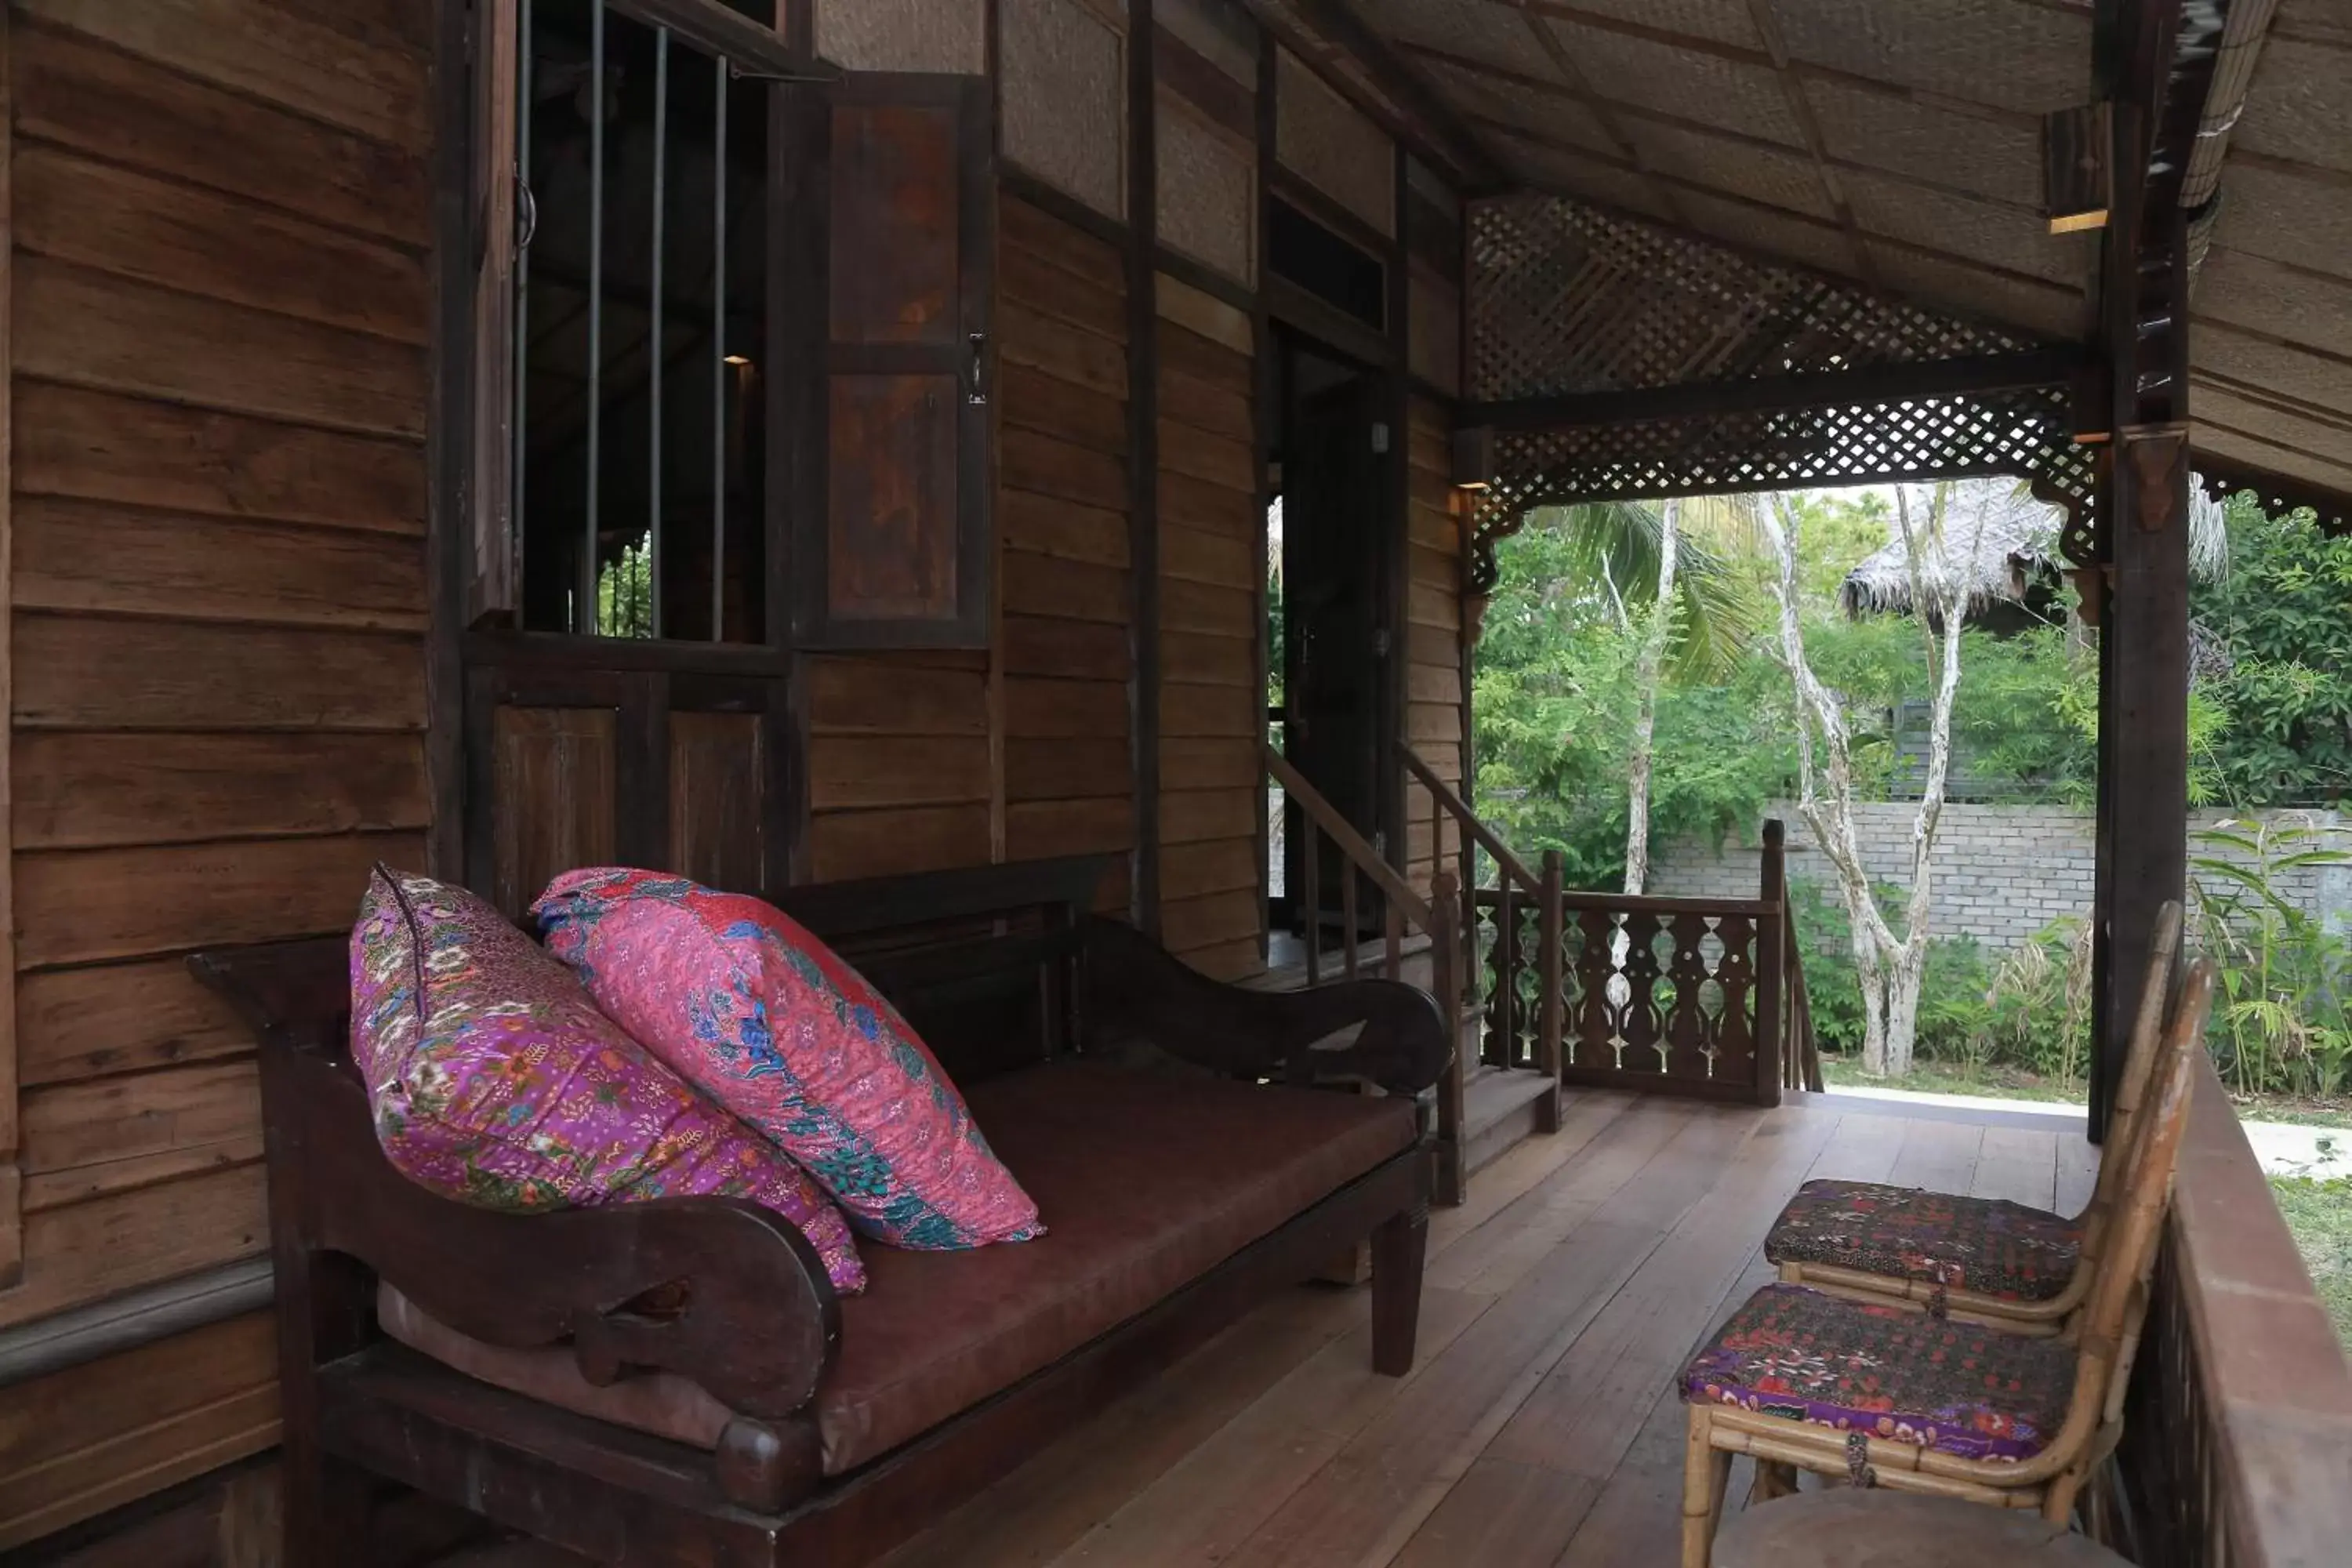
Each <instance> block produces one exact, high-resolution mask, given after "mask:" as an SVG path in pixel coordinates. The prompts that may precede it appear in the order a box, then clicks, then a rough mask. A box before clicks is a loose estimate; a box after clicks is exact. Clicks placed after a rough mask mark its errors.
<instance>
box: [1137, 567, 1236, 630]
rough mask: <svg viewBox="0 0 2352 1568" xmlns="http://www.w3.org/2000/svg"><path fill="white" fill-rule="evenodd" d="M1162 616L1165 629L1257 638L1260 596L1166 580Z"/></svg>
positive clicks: (1162, 625) (1207, 585)
mask: <svg viewBox="0 0 2352 1568" xmlns="http://www.w3.org/2000/svg"><path fill="white" fill-rule="evenodd" d="M1160 626H1161V627H1162V629H1164V630H1171V631H1181V632H1206V633H1209V634H1211V635H1213V636H1220V637H1255V636H1256V635H1257V595H1256V594H1255V592H1254V591H1253V590H1251V589H1248V588H1231V587H1221V586H1217V585H1214V584H1207V583H1192V582H1187V581H1185V580H1184V579H1182V578H1179V577H1168V578H1163V579H1162V580H1161V582H1160Z"/></svg>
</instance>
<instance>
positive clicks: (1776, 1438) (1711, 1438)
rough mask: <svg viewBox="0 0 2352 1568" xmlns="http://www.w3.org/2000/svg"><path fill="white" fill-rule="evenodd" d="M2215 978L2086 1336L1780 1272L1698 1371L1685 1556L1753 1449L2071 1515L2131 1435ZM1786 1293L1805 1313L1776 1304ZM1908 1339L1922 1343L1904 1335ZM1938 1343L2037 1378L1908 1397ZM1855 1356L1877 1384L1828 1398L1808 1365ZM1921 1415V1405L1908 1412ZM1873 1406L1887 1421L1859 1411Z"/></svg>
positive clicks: (2084, 1327) (1707, 1548)
mask: <svg viewBox="0 0 2352 1568" xmlns="http://www.w3.org/2000/svg"><path fill="white" fill-rule="evenodd" d="M2213 986H2214V970H2213V965H2212V963H2211V962H2210V960H2206V959H2200V960H2198V961H2197V962H2196V963H2194V964H2192V965H2190V966H2189V973H2188V977H2187V979H2186V981H2185V982H2184V983H2183V984H2182V987H2181V993H2180V999H2179V1006H2178V1007H2177V1008H2176V1009H2175V1010H2174V1013H2173V1016H2172V1019H2171V1021H2170V1024H2169V1025H2168V1027H2167V1028H2166V1030H2165V1032H2164V1035H2163V1038H2162V1041H2161V1044H2160V1046H2159V1047H2158V1053H2157V1068H2156V1071H2155V1072H2154V1074H2153V1075H2152V1076H2151V1079H2150V1082H2149V1088H2150V1090H2151V1093H2152V1099H2151V1100H2150V1101H2149V1104H2148V1106H2147V1110H2146V1113H2145V1116H2144V1119H2143V1125H2142V1127H2141V1130H2140V1135H2139V1136H2140V1142H2139V1147H2138V1150H2137V1155H2136V1157H2135V1158H2134V1160H2133V1162H2132V1171H2131V1173H2130V1179H2129V1181H2128V1183H2127V1184H2126V1186H2125V1187H2124V1188H2123V1189H2122V1190H2121V1191H2120V1192H2119V1193H2118V1194H2116V1200H2117V1202H2116V1210H2115V1214H2114V1217H2113V1221H2112V1226H2111V1230H2110V1239H2111V1241H2112V1245H2111V1246H2108V1247H2102V1249H2101V1252H2100V1258H2099V1262H2098V1265H2097V1268H2096V1270H2095V1275H2096V1277H2095V1279H2094V1280H2093V1282H2092V1284H2091V1287H2090V1294H2089V1297H2088V1299H2087V1300H2085V1302H2084V1307H2083V1310H2082V1314H2081V1317H2080V1319H2079V1321H2078V1322H2077V1323H2076V1324H2075V1325H2074V1327H2075V1332H2074V1335H2073V1336H2072V1341H2073V1342H2071V1343H2062V1342H2058V1341H2054V1340H2051V1339H2047V1338H2032V1337H2027V1336H2023V1335H2019V1334H2015V1333H2011V1332H2007V1331H2003V1330H2000V1329H1999V1328H1992V1327H1983V1326H1975V1325H1969V1324H1964V1323H1955V1322H1950V1321H1941V1320H1937V1319H1935V1318H1931V1317H1928V1316H1927V1315H1925V1314H1922V1313H1920V1312H1917V1311H1916V1310H1905V1309H1904V1308H1903V1307H1900V1306H1897V1305H1895V1304H1894V1303H1891V1302H1889V1303H1877V1304H1866V1303H1863V1302H1857V1301H1852V1300H1843V1299H1842V1298H1837V1297H1832V1296H1828V1295H1826V1294H1824V1293H1822V1292H1820V1291H1816V1290H1811V1289H1805V1288H1802V1287H1794V1286H1790V1285H1785V1284H1778V1285H1768V1286H1766V1287H1765V1288H1764V1289H1761V1290H1759V1291H1758V1292H1757V1293H1756V1294H1755V1295H1754V1296H1752V1297H1750V1298H1749V1299H1748V1304H1747V1305H1746V1306H1744V1307H1742V1308H1741V1309H1740V1310H1739V1312H1738V1313H1736V1314H1734V1316H1733V1318H1732V1321H1731V1322H1730V1324H1729V1325H1727V1327H1726V1329H1725V1330H1724V1331H1723V1332H1722V1333H1720V1334H1718V1335H1717V1337H1716V1339H1715V1340H1714V1342H1712V1343H1710V1344H1709V1346H1708V1347H1707V1349H1706V1350H1705V1351H1702V1352H1700V1354H1699V1356H1698V1358H1697V1359H1696V1361H1694V1362H1693V1363H1692V1364H1691V1367H1690V1369H1689V1370H1688V1371H1687V1372H1685V1374H1684V1378H1683V1389H1682V1393H1683V1397H1684V1399H1685V1402H1686V1403H1687V1405H1688V1412H1689V1428H1688V1436H1687V1447H1686V1448H1685V1468H1684V1475H1683V1552H1682V1562H1683V1568H1707V1558H1708V1555H1709V1552H1711V1550H1712V1548H1713V1544H1714V1541H1715V1531H1716V1525H1717V1522H1718V1521H1719V1520H1720V1519H1721V1517H1722V1512H1723V1495H1724V1488H1725V1484H1726V1482H1727V1479H1728V1478H1729V1475H1730V1469H1731V1461H1732V1459H1733V1458H1734V1457H1735V1456H1737V1455H1739V1454H1747V1455H1749V1456H1751V1457H1752V1458H1755V1459H1756V1460H1757V1461H1758V1465H1759V1469H1760V1468H1763V1467H1765V1466H1768V1465H1769V1466H1792V1467H1795V1468H1800V1469H1808V1470H1812V1471H1815V1472H1817V1473H1819V1474H1822V1475H1824V1476H1829V1477H1832V1478H1838V1479H1849V1480H1851V1481H1853V1483H1855V1484H1857V1485H1860V1486H1864V1487H1870V1486H1884V1487H1886V1488H1889V1489H1894V1490H1898V1491H1911V1492H1925V1493H1929V1494H1934V1495H1938V1496H1943V1497H1952V1498H1959V1499H1961V1500H1966V1501H1970V1502H1980V1503H1987V1504H1990V1505H1992V1506H1995V1507H1999V1508H2012V1509H2034V1510H2039V1511H2040V1512H2041V1514H2042V1517H2043V1518H2044V1519H2047V1520H2050V1521H2053V1522H2057V1523H2063V1522H2065V1521H2068V1520H2069V1519H2070V1518H2071V1517H2072V1515H2073V1512H2074V1503H2075V1500H2076V1498H2077V1496H2078V1495H2079V1494H2080V1493H2081V1491H2082V1489H2083V1487H2084V1483H2085V1481H2086V1480H2087V1479H2088V1478H2089V1477H2090V1475H2091V1472H2092V1471H2093V1470H2094V1469H2095V1468H2096V1467H2097V1466H2098V1465H2099V1464H2100V1462H2101V1461H2103V1460H2104V1459H2105V1458H2106V1457H2107V1456H2108V1455H2109V1454H2111V1453H2113V1452H2114V1450H2115V1446H2116V1439H2117V1438H2118V1437H2119V1436H2121V1433H2122V1424H2123V1400H2124V1389H2125V1385H2126V1383H2127V1382H2128V1381H2129V1379H2130V1374H2131V1363H2132V1358H2133V1356H2134V1355H2135V1354H2136V1353H2137V1350H2138V1346H2139V1331H2140V1325H2141V1322H2142V1321H2143V1319H2144V1318H2145V1316H2146V1313H2147V1294H2148V1289H2149V1282H2150V1280H2151V1279H2152V1277H2153V1276H2154V1273H2155V1268H2156V1258H2157V1250H2158V1244H2159V1242H2160V1241H2161V1238H2162V1235H2163V1226H2164V1216H2165V1211H2166V1209H2167V1207H2168V1205H2169V1203H2170V1199H2171V1184H2172V1172H2173V1165H2174V1162H2175V1159H2176V1157H2177V1156H2178V1154H2179V1148H2180V1138H2181V1132H2182V1129H2183V1126H2184V1124H2185V1122H2186V1120H2187V1114H2186V1113H2187V1110H2188V1106H2189V1085H2190V1083H2191V1081H2192V1077H2193V1075H2192V1072H2191V1069H2192V1068H2193V1067H2194V1065H2195V1060H2196V1055H2197V1052H2198V1051H2199V1050H2200V1048H2201V1047H2200V1044H2199V1042H2200V1039H2201V1038H2202V1037H2203V1035H2204V1032H2205V1020H2206V1016H2207V1014H2208V1013H2209V1012H2210V1010H2211V1007H2212V1002H2213ZM1781 1308H1787V1309H1792V1310H1793V1311H1792V1312H1791V1313H1790V1314H1787V1315H1784V1316H1783V1317H1781V1318H1779V1319H1775V1318H1774V1317H1773V1313H1774V1311H1775V1310H1777V1309H1781ZM1796 1318H1801V1319H1803V1320H1806V1323H1805V1327H1804V1328H1803V1331H1802V1337H1801V1338H1799V1337H1798V1336H1796V1335H1794V1334H1790V1333H1789V1332H1787V1331H1785V1328H1784V1324H1785V1323H1786V1322H1787V1321H1793V1320H1794V1319H1796ZM1906 1337H1907V1339H1908V1340H1909V1343H1908V1344H1905V1343H1903V1341H1904V1340H1905V1339H1906ZM1741 1340H1744V1341H1745V1343H1734V1342H1735V1341H1741ZM1758 1352H1763V1353H1762V1354H1761V1356H1759V1353H1758ZM1930 1356H1932V1357H1934V1358H1936V1359H1937V1362H1938V1363H1943V1364H1950V1363H1957V1362H1965V1363H1966V1364H1967V1367H1968V1375H1969V1378H1970V1379H1971V1380H1972V1381H1974V1382H1975V1383H1976V1384H1978V1386H1979V1388H1980V1387H1981V1386H1983V1385H1984V1384H1986V1383H1988V1382H1990V1383H2000V1384H2014V1385H2015V1386H2016V1387H2017V1388H2018V1390H2019V1391H2020V1392H2019V1393H2018V1394H2017V1395H2016V1396H2015V1397H2014V1398H2011V1397H2008V1396H2006V1395H2004V1396H2003V1397H2002V1398H2001V1399H2000V1400H1998V1401H1994V1402H1982V1403H1973V1404H1968V1403H1964V1402H1961V1401H1957V1400H1956V1401H1952V1402H1948V1403H1947V1404H1945V1405H1943V1406H1942V1407H1940V1408H1928V1409H1924V1410H1917V1409H1915V1410H1909V1411H1906V1410H1904V1409H1902V1407H1901V1404H1900V1402H1901V1400H1902V1398H1903V1396H1904V1394H1905V1393H1906V1390H1905V1389H1904V1388H1903V1386H1902V1384H1903V1383H1904V1381H1905V1378H1906V1372H1912V1373H1916V1371H1917V1369H1918V1368H1919V1367H1920V1366H1921V1365H1922V1364H1923V1363H1926V1362H1927V1360H1928V1358H1929V1357H1930ZM1743 1357H1748V1358H1754V1359H1752V1360H1742V1359H1741V1358H1743ZM1841 1361H1843V1363H1844V1364H1845V1365H1847V1366H1848V1367H1850V1368H1852V1369H1853V1373H1850V1374H1849V1382H1850V1383H1859V1384H1862V1387H1860V1388H1859V1389H1853V1388H1850V1387H1848V1386H1839V1387H1835V1388H1832V1389H1830V1390H1827V1391H1825V1392H1824V1393H1823V1394H1822V1397H1821V1398H1819V1399H1814V1398H1811V1397H1809V1396H1808V1395H1807V1394H1804V1393H1803V1392H1801V1389H1800V1387H1799V1386H1798V1385H1797V1384H1796V1383H1794V1382H1792V1381H1791V1379H1792V1378H1793V1377H1802V1376H1804V1375H1806V1374H1807V1372H1808V1369H1811V1372H1812V1373H1813V1375H1815V1376H1820V1375H1822V1373H1828V1372H1831V1371H1832V1370H1833V1369H1834V1368H1835V1366H1836V1365H1837V1364H1838V1363H1840V1362H1841ZM1995 1363H1998V1364H1995ZM1727 1368H1731V1369H1736V1370H1737V1371H1738V1372H1739V1373H1740V1374H1741V1377H1742V1378H1744V1380H1745V1381H1744V1382H1743V1381H1741V1380H1739V1379H1735V1378H1733V1377H1731V1376H1729V1375H1727ZM1776 1369H1778V1370H1776ZM1930 1375H1931V1376H1932V1374H1930ZM1911 1392H1914V1393H1924V1394H1927V1395H1928V1397H1926V1398H1917V1399H1915V1400H1913V1401H1912V1403H1913V1404H1916V1405H1923V1406H1925V1405H1931V1404H1932V1403H1933V1400H1934V1396H1935V1395H1936V1394H1942V1393H1945V1392H1948V1390H1939V1389H1934V1388H1932V1387H1922V1388H1919V1389H1915V1390H1913V1391H1911ZM1849 1393H1851V1394H1852V1395H1853V1398H1854V1399H1855V1401H1856V1403H1855V1404H1854V1405H1843V1406H1842V1405H1838V1404H1837V1401H1836V1398H1835V1397H1833V1396H1835V1395H1845V1394H1849ZM2062 1407H2063V1416H2060V1417H2056V1418H2055V1419H2053V1418H2052V1416H2051V1415H2050V1414H2049V1413H2054V1412H2056V1411H2058V1410H2059V1409H2061V1408H2062ZM1824 1412H1826V1413H1829V1414H1824ZM1830 1415H1834V1416H1835V1419H1834V1420H1832V1419H1831V1418H1830ZM1901 1415H1908V1416H1909V1417H1910V1419H1908V1420H1904V1419H1898V1416H1901ZM2021 1415H2022V1417H2023V1418H2022V1419H2021ZM1857 1417H1858V1418H1859V1419H1860V1420H1861V1421H1864V1422H1867V1423H1868V1424H1869V1425H1870V1426H1873V1427H1874V1428H1876V1430H1865V1429H1864V1426H1858V1425H1856V1418H1857ZM2029 1427H2031V1428H2034V1429H2038V1430H2042V1431H2047V1432H2048V1434H2049V1436H2048V1438H2047V1440H2046V1441H2045V1442H2042V1443H2041V1444H2040V1445H2039V1446H2038V1447H2035V1446H2032V1443H2031V1441H2030V1436H2029V1432H2028V1429H2029ZM1970 1450H1979V1452H1970Z"/></svg>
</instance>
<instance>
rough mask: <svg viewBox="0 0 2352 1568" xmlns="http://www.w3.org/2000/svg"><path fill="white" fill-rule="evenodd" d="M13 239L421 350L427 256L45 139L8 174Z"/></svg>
mask: <svg viewBox="0 0 2352 1568" xmlns="http://www.w3.org/2000/svg"><path fill="white" fill-rule="evenodd" d="M10 179H11V183H12V185H13V202H14V205H13V206H12V208H11V215H12V216H13V219H14V221H15V228H16V245H17V247H18V248H19V249H21V250H23V251H26V252H27V253H30V254H32V255H35V256H46V257H49V258H54V259H56V260H58V261H65V262H72V263H76V264H78V265H80V266H83V267H87V268H92V269H94V270H97V271H101V272H108V273H112V274H114V275H116V276H118V277H121V278H127V279H132V280H134V281H137V282H141V283H150V284H155V285H158V286H161V287H163V288H166V289H175V290H178V291H180V292H183V293H189V294H201V295H204V296H205V297H206V298H208V299H213V300H223V301H226V302H227V303H230V304H236V305H247V306H251V307H253V308H255V309H257V310H268V311H271V312H273V313H276V314H279V315H287V316H295V317H299V318H301V319H302V320H305V321H316V322H319V323H320V324H321V325H325V326H330V327H340V328H344V329H347V330H349V331H355V332H364V333H369V334H373V335H374V336H377V337H383V338H389V339H391V340H392V341H394V342H403V343H410V344H414V345H416V346H418V347H422V346H424V344H425V342H426V341H427V337H428V333H429V329H430V312H429V306H430V302H431V293H430V289H429V287H428V283H427V279H426V277H425V258H424V257H423V255H422V254H420V253H419V252H416V251H414V250H410V249H406V248H403V247H394V246H391V245H386V244H384V243H383V242H381V241H378V240H372V239H363V238H360V237H356V236H352V235H346V234H342V233H340V232H338V231H337V230H334V229H331V228H324V227H321V226H319V225H317V224H315V223H308V222H304V221H302V220H300V219H299V218H292V217H287V216H281V215H279V214H278V213H275V212H272V211H270V210H268V209H267V208H264V207H258V206H255V205H251V204H249V203H247V202H243V201H239V200H236V199H234V198H224V197H223V196H222V195H220V194H219V193H217V192H213V191H204V190H197V189H194V188H192V187H190V186H188V185H185V184H181V183H180V182H178V181H176V180H170V179H159V178H156V177H154V176H152V175H148V174H138V173H134V172H132V171H131V170H128V169H122V168H117V167H114V166H111V165H109V164H106V163H98V162H95V161H93V160H91V159H89V158H83V157H78V156H76V155H74V154H72V153H64V152H60V151H58V150H55V149H52V148H46V147H41V146H37V145H32V146H23V147H20V150H19V151H18V153H17V155H16V163H15V166H14V167H13V168H12V170H11V171H10Z"/></svg>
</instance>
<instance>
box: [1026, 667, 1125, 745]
mask: <svg viewBox="0 0 2352 1568" xmlns="http://www.w3.org/2000/svg"><path fill="white" fill-rule="evenodd" d="M1129 721H1130V714H1129V693H1128V689H1127V687H1126V686H1125V685H1124V684H1123V683H1115V682H1111V681H1107V680H1045V679H1028V678H1024V679H1014V680H1007V681H1006V682H1005V683H1004V729H1005V734H1006V736H1007V737H1008V738H1009V739H1011V740H1016V741H1018V740H1069V739H1077V740H1084V739H1087V738H1090V737H1091V738H1102V737H1108V736H1122V737H1123V736H1125V735H1127V734H1129V732H1130V724H1129Z"/></svg>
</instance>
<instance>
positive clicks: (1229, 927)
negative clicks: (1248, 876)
mask: <svg viewBox="0 0 2352 1568" xmlns="http://www.w3.org/2000/svg"><path fill="white" fill-rule="evenodd" d="M1264 907H1265V906H1264V903H1263V901H1262V900H1260V899H1259V898H1258V896H1257V890H1256V889H1255V888H1244V889H1238V890H1236V891H1232V892H1223V893H1208V894H1204V895H1202V896H1201V897H1199V898H1192V899H1171V900H1168V901H1167V902H1166V903H1165V904H1163V905H1162V906H1161V909H1160V931H1161V933H1162V941H1163V942H1165V944H1166V946H1167V948H1168V951H1169V952H1173V953H1179V954H1181V953H1186V952H1194V951H1197V950H1198V949H1201V948H1204V947H1213V946H1216V945H1218V944H1219V943H1221V942H1234V941H1236V940H1239V939H1242V938H1251V939H1255V936H1256V934H1257V930H1258V925H1259V922H1260V920H1261V918H1262V916H1263V913H1264Z"/></svg>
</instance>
